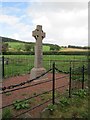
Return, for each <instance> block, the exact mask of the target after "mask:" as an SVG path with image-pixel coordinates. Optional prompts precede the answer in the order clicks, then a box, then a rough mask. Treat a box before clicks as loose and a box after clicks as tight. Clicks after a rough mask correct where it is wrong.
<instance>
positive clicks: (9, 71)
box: [4, 55, 87, 77]
mask: <svg viewBox="0 0 90 120" xmlns="http://www.w3.org/2000/svg"><path fill="white" fill-rule="evenodd" d="M4 57H5V61H4V72H5V77H10V76H16V75H21V74H26V73H30V70H31V69H32V68H33V67H34V55H5V56H4ZM7 59H8V64H6V60H7ZM53 62H55V64H56V67H57V68H58V69H59V70H61V71H62V72H64V73H65V72H69V68H70V65H71V67H72V68H76V67H82V65H85V66H86V67H87V56H78V55H75V56H73V55H44V56H43V66H44V67H45V68H46V70H48V69H50V68H51V67H52V64H53Z"/></svg>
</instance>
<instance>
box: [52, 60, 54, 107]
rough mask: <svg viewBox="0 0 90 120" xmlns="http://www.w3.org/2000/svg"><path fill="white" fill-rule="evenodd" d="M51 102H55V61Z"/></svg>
mask: <svg viewBox="0 0 90 120" xmlns="http://www.w3.org/2000/svg"><path fill="white" fill-rule="evenodd" d="M52 77H53V78H52V79H53V83H52V104H53V105H54V103H55V62H54V63H53V76H52Z"/></svg>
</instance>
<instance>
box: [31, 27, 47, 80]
mask: <svg viewBox="0 0 90 120" xmlns="http://www.w3.org/2000/svg"><path fill="white" fill-rule="evenodd" d="M32 36H33V37H34V38H35V39H36V43H35V59H34V68H32V70H31V75H30V76H31V79H33V78H35V77H37V76H39V75H41V74H43V73H44V72H46V70H45V68H43V51H42V40H43V39H44V38H45V32H43V30H42V26H41V25H37V27H36V29H35V30H34V31H32ZM44 78H45V77H44Z"/></svg>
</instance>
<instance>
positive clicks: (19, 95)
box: [2, 73, 69, 118]
mask: <svg viewBox="0 0 90 120" xmlns="http://www.w3.org/2000/svg"><path fill="white" fill-rule="evenodd" d="M64 76H66V77H65V78H63V77H64ZM55 78H56V79H57V78H59V79H57V80H55V88H57V87H60V86H64V85H66V86H64V87H62V88H60V89H57V90H58V91H59V92H61V93H63V92H64V91H66V90H67V89H68V84H69V75H67V74H59V73H56V74H55ZM29 79H30V74H27V75H21V76H16V77H11V78H7V79H3V82H2V86H10V85H13V84H19V83H21V82H24V81H27V80H29ZM47 80H52V73H48V74H47V79H45V80H35V81H33V82H31V83H27V84H25V85H23V86H27V85H33V84H36V83H41V82H44V81H47ZM23 86H20V87H23ZM16 88H18V87H16ZM14 89H15V88H14ZM11 90H12V89H11ZM49 90H52V81H50V82H46V83H42V84H38V85H35V86H30V87H27V88H23V89H19V90H16V91H12V92H10V93H4V94H3V95H2V106H6V105H9V104H11V103H13V102H14V101H15V100H21V99H25V98H28V97H31V96H33V95H37V94H39V93H42V92H45V91H49ZM7 91H8V90H7ZM35 100H36V104H33V105H31V106H33V107H34V106H35V105H37V104H38V103H39V102H40V97H36V98H35ZM51 102H52V101H50V102H48V103H46V104H44V105H42V106H40V107H37V108H36V109H33V110H31V111H29V112H28V113H27V114H29V116H31V117H32V118H38V117H40V113H41V111H42V110H43V109H44V108H45V107H46V106H47V105H48V104H49V103H51ZM11 108H13V107H11ZM26 110H28V109H26ZM24 111H25V110H18V111H16V110H14V111H13V114H14V116H17V115H19V114H20V113H22V112H24ZM23 116H24V114H23Z"/></svg>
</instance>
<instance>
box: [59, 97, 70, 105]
mask: <svg viewBox="0 0 90 120" xmlns="http://www.w3.org/2000/svg"><path fill="white" fill-rule="evenodd" d="M60 105H61V106H62V107H64V106H67V105H70V102H69V100H68V99H67V98H65V97H63V98H61V99H60Z"/></svg>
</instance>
